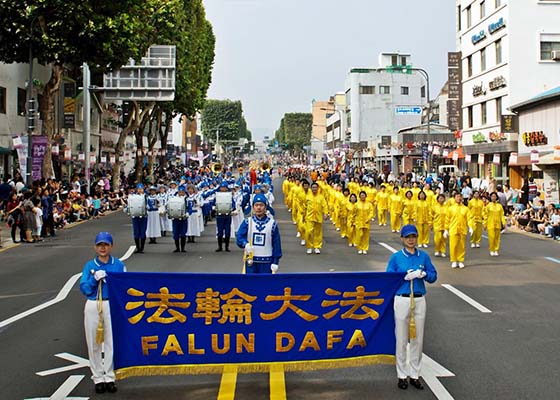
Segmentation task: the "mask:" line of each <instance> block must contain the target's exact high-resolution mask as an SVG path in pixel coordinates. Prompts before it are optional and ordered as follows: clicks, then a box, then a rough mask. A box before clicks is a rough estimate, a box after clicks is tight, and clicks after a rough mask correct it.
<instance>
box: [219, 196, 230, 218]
mask: <svg viewBox="0 0 560 400" xmlns="http://www.w3.org/2000/svg"><path fill="white" fill-rule="evenodd" d="M231 203H232V195H231V192H216V214H222V215H224V214H225V215H229V214H231V211H232V209H231Z"/></svg>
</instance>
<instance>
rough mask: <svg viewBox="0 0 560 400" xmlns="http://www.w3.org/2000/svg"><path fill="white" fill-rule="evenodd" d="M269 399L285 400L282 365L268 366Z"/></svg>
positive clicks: (284, 381)
mask: <svg viewBox="0 0 560 400" xmlns="http://www.w3.org/2000/svg"><path fill="white" fill-rule="evenodd" d="M270 400H286V380H285V376H284V366H283V365H282V364H280V365H271V366H270Z"/></svg>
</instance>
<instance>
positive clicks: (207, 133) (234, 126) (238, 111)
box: [202, 100, 247, 142]
mask: <svg viewBox="0 0 560 400" xmlns="http://www.w3.org/2000/svg"><path fill="white" fill-rule="evenodd" d="M218 130H219V131H220V137H219V140H220V141H222V140H238V139H240V138H245V137H247V123H246V121H245V119H244V117H243V106H242V105H241V101H239V100H237V101H232V100H208V101H207V102H206V105H205V106H204V109H203V110H202V133H203V134H204V137H207V138H209V139H210V140H212V141H214V142H215V141H216V138H217V132H218Z"/></svg>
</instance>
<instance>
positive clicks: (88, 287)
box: [80, 256, 126, 300]
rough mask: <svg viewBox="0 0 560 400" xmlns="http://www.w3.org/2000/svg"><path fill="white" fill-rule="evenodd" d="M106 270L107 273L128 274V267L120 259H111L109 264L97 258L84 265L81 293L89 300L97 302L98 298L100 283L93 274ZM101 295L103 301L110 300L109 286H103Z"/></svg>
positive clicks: (111, 257)
mask: <svg viewBox="0 0 560 400" xmlns="http://www.w3.org/2000/svg"><path fill="white" fill-rule="evenodd" d="M99 270H104V271H105V272H107V273H109V272H126V267H125V266H124V264H123V262H122V261H121V260H119V259H118V258H115V257H113V256H110V257H109V261H108V262H107V264H104V263H102V262H101V261H99V259H98V258H97V257H95V258H94V259H93V260H91V261H88V262H87V263H86V265H84V270H83V271H82V278H81V279H80V291H81V292H82V293H83V294H84V296H86V297H87V298H88V300H95V299H96V298H97V285H98V284H99V282H97V281H96V280H95V278H94V277H93V273H92V271H93V272H95V271H99ZM101 291H102V292H101V294H102V296H103V300H109V291H108V290H107V285H103V287H102V289H101Z"/></svg>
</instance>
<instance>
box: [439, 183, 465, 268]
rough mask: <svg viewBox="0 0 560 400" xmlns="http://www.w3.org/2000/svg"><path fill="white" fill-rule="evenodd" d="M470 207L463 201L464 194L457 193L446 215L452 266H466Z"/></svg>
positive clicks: (446, 234)
mask: <svg viewBox="0 0 560 400" xmlns="http://www.w3.org/2000/svg"><path fill="white" fill-rule="evenodd" d="M468 222H469V209H468V208H467V206H465V204H464V203H463V195H461V193H458V192H457V193H455V204H453V205H452V206H450V207H449V208H448V209H447V213H446V215H445V232H444V233H443V236H444V237H445V238H447V237H448V236H449V258H450V260H451V268H457V267H459V268H465V251H466V250H465V246H466V243H467V229H468Z"/></svg>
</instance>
